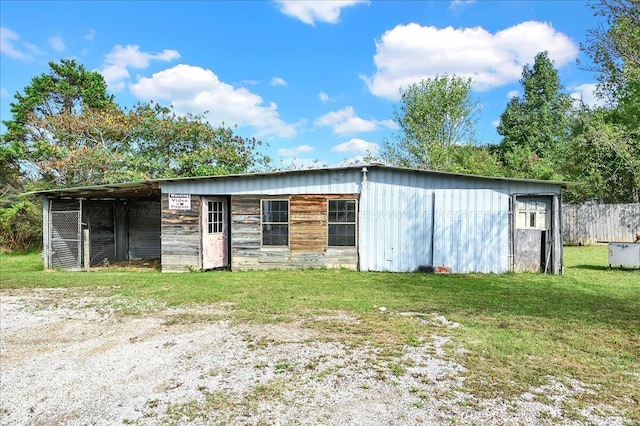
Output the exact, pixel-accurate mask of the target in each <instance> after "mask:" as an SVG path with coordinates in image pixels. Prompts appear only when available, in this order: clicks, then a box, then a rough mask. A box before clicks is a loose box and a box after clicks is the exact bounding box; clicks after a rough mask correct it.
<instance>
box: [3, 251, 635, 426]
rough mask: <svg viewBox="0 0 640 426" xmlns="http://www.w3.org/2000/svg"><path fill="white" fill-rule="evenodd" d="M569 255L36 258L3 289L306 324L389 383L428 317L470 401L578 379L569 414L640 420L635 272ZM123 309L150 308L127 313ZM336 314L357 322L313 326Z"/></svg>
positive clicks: (597, 258)
mask: <svg viewBox="0 0 640 426" xmlns="http://www.w3.org/2000/svg"><path fill="white" fill-rule="evenodd" d="M565 250H566V251H565V256H566V269H565V272H566V273H565V275H563V276H549V275H541V274H518V275H514V274H504V275H483V274H468V275H423V274H393V273H364V272H353V271H346V270H305V271H261V272H224V271H219V272H209V273H202V272H196V273H185V274H166V273H165V274H163V273H159V272H157V271H156V270H153V269H150V270H148V271H147V272H142V271H137V272H123V271H122V270H121V269H120V270H114V271H110V270H100V271H97V272H88V273H82V272H62V271H58V272H53V273H45V272H44V271H43V270H42V268H43V267H42V261H41V260H40V257H39V255H38V254H26V255H2V256H0V276H1V277H2V280H1V282H0V288H2V289H3V290H4V291H7V289H11V288H24V287H27V288H38V287H55V288H74V289H77V290H78V291H83V292H84V291H96V292H99V294H101V295H118V296H119V297H118V298H117V300H119V302H118V303H120V304H121V305H122V306H125V308H123V309H121V310H118V309H116V310H118V311H119V312H120V314H121V315H131V314H140V313H141V312H144V310H147V309H154V306H155V307H157V306H166V305H171V306H176V305H181V306H191V307H192V308H197V307H199V306H203V307H204V305H209V304H216V306H224V307H225V308H224V309H223V310H221V311H219V312H216V314H215V315H210V314H203V315H200V316H193V315H192V316H185V317H181V318H176V319H175V320H176V321H180V322H185V321H195V322H200V321H205V322H207V321H218V320H220V319H221V318H222V317H226V318H230V319H231V320H233V321H237V322H252V323H264V322H278V323H283V324H286V323H287V322H288V321H296V322H297V323H300V321H302V322H303V323H304V324H307V326H308V327H313V328H315V329H318V330H322V331H323V332H326V333H325V334H328V335H331V336H334V338H335V339H336V340H337V341H340V342H346V343H348V344H352V345H356V346H361V345H365V344H366V345H373V347H376V348H379V350H380V351H381V352H380V353H381V354H382V355H381V356H386V357H387V358H386V359H388V363H389V364H388V368H387V373H390V374H392V375H401V374H402V373H403V372H404V371H406V369H407V367H408V365H405V364H403V361H401V360H400V358H399V357H398V354H400V353H402V350H403V348H404V347H405V345H408V346H411V347H420V346H421V345H423V344H424V342H426V341H430V339H431V334H430V333H432V332H433V330H432V329H431V328H427V329H425V327H424V326H423V325H421V322H420V319H421V318H423V317H421V316H419V315H414V316H406V315H398V314H399V313H403V312H411V313H416V314H421V315H439V316H440V315H441V316H444V317H445V318H446V319H448V320H449V321H455V322H457V323H459V324H460V325H461V326H460V327H457V328H441V329H439V330H438V333H444V334H446V335H447V336H448V337H450V338H451V340H450V341H449V343H447V344H446V345H445V346H444V347H443V349H444V350H445V353H446V356H447V357H448V358H450V359H455V360H456V361H457V362H459V363H460V364H462V365H464V366H465V367H466V368H467V369H468V373H467V379H466V381H465V387H466V390H467V391H469V392H471V393H473V394H475V395H477V396H482V397H497V396H501V397H504V398H507V399H508V398H510V397H516V396H518V395H521V394H522V393H524V392H528V391H529V390H530V389H531V388H533V387H538V386H541V385H544V384H545V383H549V381H550V380H555V381H558V382H560V383H565V384H566V386H567V387H570V386H572V385H571V383H573V382H572V381H573V380H578V381H580V382H582V383H584V384H586V386H588V388H589V389H590V391H593V392H592V393H589V392H586V393H581V394H579V395H577V396H576V398H577V399H576V400H575V401H574V402H572V403H571V404H574V405H571V406H568V407H565V408H566V409H567V411H569V412H571V411H572V410H574V411H575V412H576V413H578V412H579V409H580V408H581V405H583V404H584V405H586V404H589V405H597V404H608V405H611V406H612V407H614V409H615V410H616V412H617V413H622V414H624V415H626V416H627V417H628V418H630V419H632V420H633V421H640V408H639V407H640V391H639V388H638V375H639V374H640V341H639V340H638V330H639V329H640V270H639V269H638V268H626V269H623V270H620V269H617V268H614V269H613V270H608V264H607V250H606V247H604V246H595V247H567V248H566V249H565ZM122 298H124V299H126V300H131V301H145V303H137V302H136V303H134V302H132V303H122ZM119 306H120V305H119ZM136 306H138V307H139V308H138V309H136V308H135V307H136ZM380 307H385V308H386V311H385V312H383V311H381V310H380V309H379V308H380ZM331 315H348V316H352V317H354V318H357V321H352V322H347V323H345V322H336V321H331V320H322V319H318V316H320V317H321V318H322V317H330V316H331ZM307 320H308V321H307ZM425 330H426V331H425ZM424 333H427V334H426V335H425V334H424ZM254 344H260V342H255V343H254ZM280 367H281V368H285V366H280ZM218 403H220V401H219V400H218V399H216V404H218ZM567 404H569V403H568V402H567ZM214 405H215V404H214ZM182 409H186V407H182ZM180 414H182V415H186V414H185V413H180ZM194 415H196V414H194ZM576 416H579V415H578V414H576Z"/></svg>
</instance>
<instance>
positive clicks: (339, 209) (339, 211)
mask: <svg viewBox="0 0 640 426" xmlns="http://www.w3.org/2000/svg"><path fill="white" fill-rule="evenodd" d="M328 216H329V222H355V221H356V201H355V200H329V215H328Z"/></svg>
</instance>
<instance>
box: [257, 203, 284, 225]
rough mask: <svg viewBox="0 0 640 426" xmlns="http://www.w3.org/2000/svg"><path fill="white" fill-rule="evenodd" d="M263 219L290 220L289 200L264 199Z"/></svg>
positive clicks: (270, 220)
mask: <svg viewBox="0 0 640 426" xmlns="http://www.w3.org/2000/svg"><path fill="white" fill-rule="evenodd" d="M262 221H263V222H284V223H287V222H289V202H288V201H278V200H275V201H272V200H263V201H262Z"/></svg>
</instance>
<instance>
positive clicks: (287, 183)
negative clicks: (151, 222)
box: [160, 170, 360, 195]
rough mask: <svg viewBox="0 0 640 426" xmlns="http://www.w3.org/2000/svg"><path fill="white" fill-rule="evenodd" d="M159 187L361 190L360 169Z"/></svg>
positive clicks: (246, 191)
mask: <svg viewBox="0 0 640 426" xmlns="http://www.w3.org/2000/svg"><path fill="white" fill-rule="evenodd" d="M160 188H161V189H162V192H163V193H186V194H201V195H252V194H266V195H297V194H356V193H359V192H360V171H359V170H336V171H322V172H318V171H306V172H300V173H295V174H283V175H273V174H269V175H264V176H254V175H249V176H244V177H243V176H232V177H228V178H224V177H221V178H213V179H204V180H193V181H190V180H180V181H175V182H161V183H160Z"/></svg>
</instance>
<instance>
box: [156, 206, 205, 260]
mask: <svg viewBox="0 0 640 426" xmlns="http://www.w3.org/2000/svg"><path fill="white" fill-rule="evenodd" d="M161 203H162V222H161V228H162V271H164V272H185V271H188V270H189V269H190V268H193V269H200V264H201V259H200V197H199V196H195V195H192V196H191V209H190V210H170V209H169V195H168V194H162V201H161Z"/></svg>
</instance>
